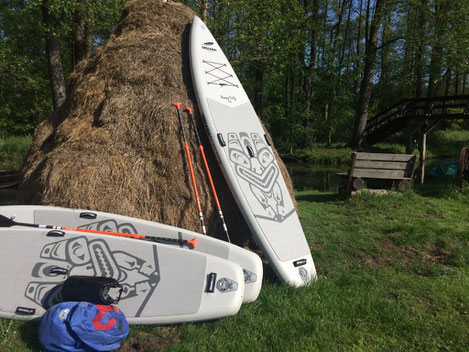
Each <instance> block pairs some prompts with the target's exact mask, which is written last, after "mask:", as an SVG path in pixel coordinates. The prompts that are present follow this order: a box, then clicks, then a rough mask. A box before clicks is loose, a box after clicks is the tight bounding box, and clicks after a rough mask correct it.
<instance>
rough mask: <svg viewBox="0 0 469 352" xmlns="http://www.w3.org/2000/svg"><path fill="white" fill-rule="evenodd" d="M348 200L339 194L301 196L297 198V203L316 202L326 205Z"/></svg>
mask: <svg viewBox="0 0 469 352" xmlns="http://www.w3.org/2000/svg"><path fill="white" fill-rule="evenodd" d="M344 199H346V197H345V196H342V195H339V194H338V193H336V194H334V193H332V194H331V193H327V194H300V195H297V196H296V200H297V201H304V202H314V203H326V202H337V201H341V200H344Z"/></svg>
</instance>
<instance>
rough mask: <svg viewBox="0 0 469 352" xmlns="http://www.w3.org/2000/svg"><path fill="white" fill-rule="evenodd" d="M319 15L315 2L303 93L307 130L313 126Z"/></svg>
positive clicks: (316, 0)
mask: <svg viewBox="0 0 469 352" xmlns="http://www.w3.org/2000/svg"><path fill="white" fill-rule="evenodd" d="M305 6H306V4H305ZM318 14H319V1H318V0H313V8H312V11H311V36H310V38H309V43H310V47H311V49H310V53H309V58H308V63H307V64H306V77H305V80H304V84H303V93H304V98H305V111H306V119H305V121H304V123H303V125H304V127H307V128H309V127H310V125H311V120H310V112H311V95H312V85H313V76H314V67H315V62H316V52H317V47H318V36H317V30H316V27H315V21H316V20H317V18H318ZM303 61H304V60H303Z"/></svg>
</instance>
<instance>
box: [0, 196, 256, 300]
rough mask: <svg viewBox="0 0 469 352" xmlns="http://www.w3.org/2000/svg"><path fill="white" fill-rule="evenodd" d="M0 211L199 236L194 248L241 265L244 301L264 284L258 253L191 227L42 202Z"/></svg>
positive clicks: (22, 218)
mask: <svg viewBox="0 0 469 352" xmlns="http://www.w3.org/2000/svg"><path fill="white" fill-rule="evenodd" d="M0 215H3V216H6V217H8V218H11V219H13V220H14V221H16V222H26V223H34V224H43V225H54V226H66V227H73V228H84V229H90V230H100V231H112V232H125V233H138V234H143V235H149V236H159V237H167V238H174V239H182V240H191V239H193V238H197V247H196V248H195V249H194V251H196V252H201V253H206V254H210V255H214V256H217V257H220V258H223V259H226V260H229V261H232V262H234V263H237V264H238V265H239V266H241V268H242V269H243V272H244V277H245V283H246V285H245V292H244V298H243V303H248V302H253V301H255V300H256V299H257V297H258V295H259V292H260V290H261V287H262V277H263V268H262V261H261V259H260V258H259V256H258V255H257V254H255V253H253V252H251V251H248V250H245V249H243V248H241V247H238V246H235V245H233V244H231V243H228V242H225V241H221V240H218V239H215V238H212V237H209V236H204V235H202V234H199V233H196V232H192V231H189V230H184V229H180V228H177V227H173V226H168V225H164V224H160V223H156V222H151V221H146V220H141V219H137V218H132V217H128V216H122V215H117V214H110V213H103V212H98V211H90V210H83V209H68V208H60V207H51V206H40V205H12V206H0Z"/></svg>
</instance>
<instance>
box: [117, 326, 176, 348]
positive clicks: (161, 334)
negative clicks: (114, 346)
mask: <svg viewBox="0 0 469 352" xmlns="http://www.w3.org/2000/svg"><path fill="white" fill-rule="evenodd" d="M178 342H180V340H179V338H178V337H177V336H176V328H174V327H171V328H168V327H160V328H155V329H153V331H151V332H144V331H138V332H137V333H136V334H135V335H134V336H132V337H131V338H129V339H127V340H126V341H125V342H124V343H123V345H122V347H121V348H120V349H119V351H120V352H153V351H161V350H166V349H167V348H169V347H170V346H171V345H172V344H174V343H178Z"/></svg>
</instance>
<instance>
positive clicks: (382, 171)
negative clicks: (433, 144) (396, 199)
mask: <svg viewBox="0 0 469 352" xmlns="http://www.w3.org/2000/svg"><path fill="white" fill-rule="evenodd" d="M417 158H418V157H417V156H416V155H412V154H385V153H362V152H355V153H353V154H352V167H351V169H350V173H351V176H352V177H362V178H382V179H395V180H405V179H412V178H413V176H414V170H415V162H416V161H417Z"/></svg>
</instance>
